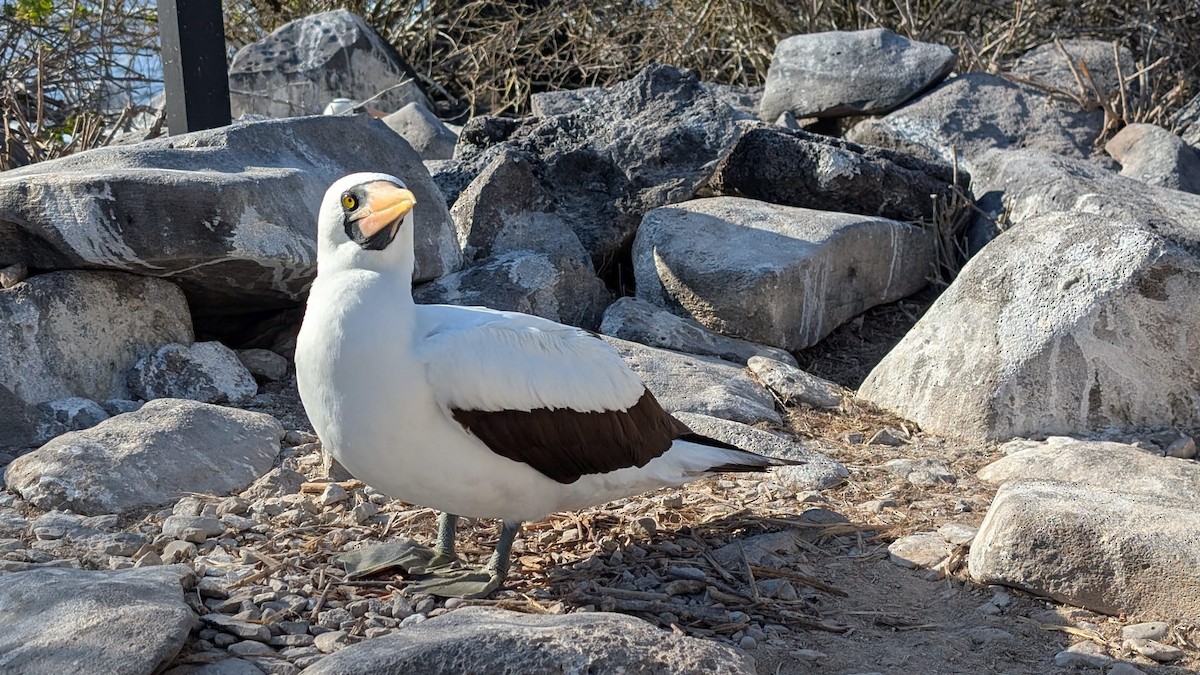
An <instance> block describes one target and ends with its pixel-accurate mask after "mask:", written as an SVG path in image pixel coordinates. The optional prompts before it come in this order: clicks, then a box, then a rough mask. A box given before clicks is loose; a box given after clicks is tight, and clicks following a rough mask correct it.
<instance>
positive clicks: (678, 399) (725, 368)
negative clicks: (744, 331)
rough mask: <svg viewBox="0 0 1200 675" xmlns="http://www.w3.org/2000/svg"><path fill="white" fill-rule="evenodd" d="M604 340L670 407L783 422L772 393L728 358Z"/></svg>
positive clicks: (671, 409)
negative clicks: (723, 359)
mask: <svg viewBox="0 0 1200 675" xmlns="http://www.w3.org/2000/svg"><path fill="white" fill-rule="evenodd" d="M603 339H604V341H605V342H607V343H609V344H611V345H612V346H614V347H616V348H617V351H619V352H620V353H621V356H622V358H624V359H625V362H626V363H627V364H629V367H630V368H632V369H633V370H634V372H636V373H637V374H638V376H639V377H641V378H642V381H643V382H645V383H646V387H647V388H648V389H649V390H650V392H651V393H653V394H654V397H655V398H656V399H658V402H659V403H661V404H662V407H663V408H664V409H666V410H667V412H671V413H676V412H693V413H700V414H702V415H708V416H710V417H719V418H721V419H725V420H732V421H734V422H741V423H743V424H757V423H758V422H773V423H775V424H780V423H782V421H783V418H782V417H781V416H780V415H779V413H778V412H776V410H775V400H774V399H773V398H771V394H770V392H768V391H767V390H766V389H764V388H762V387H761V386H759V384H758V383H756V382H754V381H753V380H751V379H750V378H749V377H747V376H746V374H745V372H744V371H743V369H742V368H739V367H737V366H735V365H732V364H730V363H729V362H727V361H722V360H720V359H712V358H707V357H703V356H692V355H689V354H680V353H678V352H672V351H667V350H665V349H655V348H654V347H647V346H645V345H640V344H638V343H636V342H628V341H626V340H620V339H617V338H613V337H608V336H603Z"/></svg>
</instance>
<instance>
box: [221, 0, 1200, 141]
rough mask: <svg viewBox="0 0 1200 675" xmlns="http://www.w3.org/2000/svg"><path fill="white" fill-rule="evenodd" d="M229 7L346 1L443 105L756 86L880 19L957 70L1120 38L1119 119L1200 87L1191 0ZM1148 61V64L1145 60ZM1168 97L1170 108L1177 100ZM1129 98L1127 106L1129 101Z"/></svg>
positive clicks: (265, 18)
mask: <svg viewBox="0 0 1200 675" xmlns="http://www.w3.org/2000/svg"><path fill="white" fill-rule="evenodd" d="M232 4H233V6H234V7H237V8H239V9H238V10H237V11H236V12H235V11H234V10H231V14H237V15H238V16H244V17H246V18H247V19H252V20H253V21H254V22H255V23H253V24H252V27H248V25H245V24H243V25H238V26H234V27H232V28H231V30H232V31H233V32H234V35H231V39H236V40H240V41H245V40H248V39H251V38H253V37H254V34H255V32H256V30H255V29H254V28H257V27H258V26H261V27H262V28H264V29H270V28H273V27H275V26H278V25H280V24H281V23H283V22H285V21H288V20H291V19H294V18H298V17H300V16H303V15H305V14H308V13H311V12H315V11H321V10H325V9H331V8H335V7H346V8H348V9H351V10H352V11H355V12H358V13H360V14H362V15H363V16H364V17H366V18H367V20H368V21H369V22H370V23H371V24H372V25H374V26H376V27H377V28H378V29H379V30H380V31H381V32H382V33H383V34H384V35H385V36H386V37H387V38H388V39H389V40H391V41H392V43H393V44H395V45H396V46H397V48H398V49H399V50H400V52H401V53H403V54H405V55H406V56H407V58H408V59H409V61H410V63H411V65H412V66H413V67H414V68H415V69H416V70H417V71H418V72H419V73H420V74H421V76H422V77H423V79H424V80H425V83H426V84H427V85H429V86H430V88H431V89H432V90H433V91H434V93H435V96H437V98H438V100H439V103H440V104H441V105H442V106H443V108H444V109H443V111H442V112H443V113H448V114H459V113H463V112H467V113H471V114H474V113H478V112H483V111H487V112H493V113H520V112H524V111H527V110H528V107H529V96H530V94H532V93H534V92H538V91H546V90H553V89H561V88H575V87H583V86H590V85H609V84H612V83H613V82H616V81H620V80H622V79H626V78H628V77H629V76H630V75H631V74H633V73H634V72H636V71H637V70H639V69H641V68H642V67H643V66H645V65H646V64H648V63H651V62H659V63H669V64H673V65H678V66H684V67H689V68H694V69H696V70H697V71H698V72H699V73H700V75H701V77H702V78H703V79H705V80H710V81H715V82H724V83H728V84H742V85H758V84H761V83H762V81H763V78H764V77H765V75H766V71H767V66H768V65H769V63H770V60H771V53H772V51H773V49H774V46H775V44H776V43H777V42H778V41H779V40H780V39H782V38H784V37H787V36H789V35H794V34H797V33H811V32H818V31H827V30H857V29H862V28H872V27H877V26H883V27H887V28H891V29H893V30H895V31H896V32H898V33H901V34H903V35H907V36H909V37H913V38H915V39H920V40H929V41H936V42H941V43H945V44H949V45H951V46H953V47H954V48H956V49H957V50H958V52H959V54H960V68H961V69H962V70H983V71H989V72H1000V71H1001V70H1003V69H1004V68H1005V67H1006V66H1007V65H1008V64H1010V63H1011V62H1012V60H1013V59H1014V58H1015V57H1017V56H1019V55H1020V54H1022V53H1023V52H1025V51H1026V50H1028V49H1031V48H1033V47H1035V46H1038V45H1040V44H1044V43H1047V42H1049V41H1051V40H1053V39H1054V38H1061V39H1066V38H1094V39H1102V40H1116V41H1119V42H1121V43H1122V44H1124V45H1125V46H1127V47H1129V48H1130V49H1131V50H1132V52H1133V54H1134V56H1135V58H1136V59H1137V61H1138V68H1139V73H1137V74H1134V73H1127V74H1126V75H1127V76H1130V79H1131V81H1134V80H1142V81H1143V82H1142V83H1143V85H1144V86H1142V87H1141V91H1143V92H1148V95H1147V96H1145V97H1144V101H1139V102H1136V105H1131V107H1129V108H1127V109H1126V110H1124V111H1122V113H1123V114H1124V115H1125V117H1124V119H1126V120H1128V121H1156V120H1165V119H1166V118H1165V116H1164V115H1163V112H1164V111H1162V110H1157V109H1156V108H1158V107H1160V106H1159V105H1158V104H1159V103H1160V102H1161V101H1162V99H1163V98H1164V96H1165V95H1166V94H1167V93H1169V92H1170V91H1171V90H1172V89H1173V88H1174V87H1175V86H1176V84H1177V83H1181V82H1182V83H1183V88H1182V91H1191V92H1195V91H1196V90H1198V89H1200V86H1198V78H1200V52H1197V51H1196V50H1195V49H1193V48H1192V46H1193V45H1195V44H1197V42H1198V41H1200V12H1197V11H1196V10H1195V7H1194V3H1193V1H1192V0H1148V1H1147V0H1137V1H1135V0H1081V1H1076V0H1049V1H1047V2H1041V1H1034V0H970V1H968V0H854V1H851V0H804V1H802V2H784V1H782V0H752V1H748V2H714V1H713V0H657V1H649V0H645V1H641V2H639V1H635V0H609V1H607V2H589V3H580V2H571V1H567V0H522V1H519V2H497V1H496V0H466V1H461V0H382V1H378V2H365V1H363V0H357V1H353V0H352V1H345V0H340V1H339V0H287V1H280V0H242V1H241V2H237V3H232ZM1156 63H1157V64H1158V65H1157V66H1155V67H1154V68H1151V69H1149V70H1145V71H1143V69H1145V68H1146V67H1148V66H1151V65H1154V64H1156ZM1176 98H1177V97H1174V98H1172V99H1171V106H1174V107H1177V106H1178V105H1179V104H1180V103H1182V101H1178V100H1176ZM1127 103H1130V102H1128V101H1127Z"/></svg>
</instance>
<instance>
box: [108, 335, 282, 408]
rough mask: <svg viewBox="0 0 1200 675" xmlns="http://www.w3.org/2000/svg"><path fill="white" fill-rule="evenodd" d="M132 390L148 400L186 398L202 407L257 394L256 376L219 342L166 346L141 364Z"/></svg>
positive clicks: (133, 376)
mask: <svg viewBox="0 0 1200 675" xmlns="http://www.w3.org/2000/svg"><path fill="white" fill-rule="evenodd" d="M129 386H130V389H131V390H132V391H133V393H134V394H135V395H136V396H138V397H140V398H144V399H147V400H149V399H155V398H186V399H189V400H192V401H200V402H201V403H240V402H244V401H246V400H248V399H250V398H251V397H253V396H254V395H255V394H257V393H258V385H257V384H256V383H255V382H254V376H253V375H251V374H250V371H249V370H247V369H246V366H245V365H244V364H243V363H242V361H241V360H240V359H239V358H238V356H237V354H236V353H234V351H233V350H232V349H230V348H229V347H226V346H225V345H223V344H221V343H220V342H197V343H195V344H193V345H190V346H185V345H181V344H169V345H163V346H162V347H159V348H158V349H156V350H154V351H153V352H151V353H150V354H148V355H146V356H145V357H144V358H142V360H140V361H138V363H137V365H135V366H134V368H133V371H132V372H131V373H130V375H129Z"/></svg>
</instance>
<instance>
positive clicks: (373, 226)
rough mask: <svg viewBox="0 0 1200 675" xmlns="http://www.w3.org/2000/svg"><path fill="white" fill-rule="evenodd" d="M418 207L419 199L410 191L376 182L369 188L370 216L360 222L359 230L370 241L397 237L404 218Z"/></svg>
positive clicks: (368, 205)
mask: <svg viewBox="0 0 1200 675" xmlns="http://www.w3.org/2000/svg"><path fill="white" fill-rule="evenodd" d="M416 205H417V198H416V197H415V196H414V195H413V193H412V192H410V191H409V190H405V189H404V188H402V187H399V186H397V185H394V184H392V183H389V182H387V181H376V182H374V183H371V184H370V185H369V186H367V209H368V210H369V211H370V215H368V216H366V217H365V218H361V219H359V221H358V229H359V230H360V231H361V232H362V234H363V237H364V238H365V239H367V240H368V241H372V240H377V239H378V238H386V241H387V242H391V240H392V239H393V238H394V237H395V236H396V231H397V230H399V229H400V223H402V222H403V221H404V216H406V215H408V213H409V212H410V211H412V210H413V207H414V206H416Z"/></svg>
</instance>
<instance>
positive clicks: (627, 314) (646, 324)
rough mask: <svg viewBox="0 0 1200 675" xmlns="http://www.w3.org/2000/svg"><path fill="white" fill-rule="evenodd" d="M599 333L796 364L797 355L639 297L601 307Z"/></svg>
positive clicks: (692, 350)
mask: <svg viewBox="0 0 1200 675" xmlns="http://www.w3.org/2000/svg"><path fill="white" fill-rule="evenodd" d="M600 332H601V333H604V334H605V335H611V336H613V337H617V338H621V339H622V340H630V341H632V342H640V343H641V344H644V345H648V346H650V347H658V348H659V349H670V350H672V351H676V352H685V353H688V354H699V355H700V356H715V357H717V358H720V359H725V360H726V361H733V362H735V363H746V362H747V361H749V360H750V359H751V358H753V357H755V356H765V357H768V358H771V359H775V360H777V361H780V362H783V363H789V364H791V365H796V357H794V356H792V355H791V354H789V353H788V352H786V351H784V350H782V349H776V348H775V347H768V346H766V345H760V344H756V343H754V342H749V341H747V340H739V339H737V338H732V337H726V336H724V335H721V334H720V333H715V332H713V331H711V330H709V329H707V328H705V327H704V326H701V325H700V324H699V323H698V322H696V321H695V320H693V319H685V318H684V317H681V316H678V315H675V314H672V313H670V312H668V311H667V310H665V309H663V308H661V307H658V306H655V305H652V304H650V303H649V302H646V301H645V300H642V299H640V298H631V297H625V298H620V299H618V300H617V301H616V302H614V303H613V304H611V305H609V307H608V309H606V310H604V321H602V322H601V323H600Z"/></svg>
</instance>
